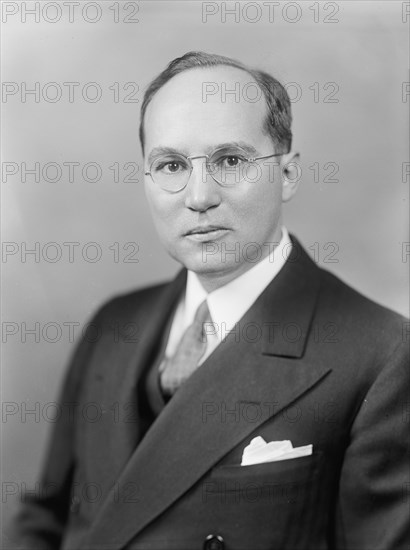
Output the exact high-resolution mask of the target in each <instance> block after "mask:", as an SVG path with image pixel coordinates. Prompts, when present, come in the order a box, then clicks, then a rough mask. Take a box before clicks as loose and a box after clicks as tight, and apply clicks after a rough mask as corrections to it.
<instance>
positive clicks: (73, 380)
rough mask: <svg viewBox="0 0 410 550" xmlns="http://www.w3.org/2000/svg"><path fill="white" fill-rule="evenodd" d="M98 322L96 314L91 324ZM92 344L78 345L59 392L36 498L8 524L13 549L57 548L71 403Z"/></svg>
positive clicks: (71, 459)
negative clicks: (10, 524) (54, 418)
mask: <svg viewBox="0 0 410 550" xmlns="http://www.w3.org/2000/svg"><path fill="white" fill-rule="evenodd" d="M98 322H99V314H97V315H96V316H95V317H94V318H93V320H92V323H95V324H96V323H98ZM92 349H93V344H91V343H89V342H88V341H87V340H86V339H85V338H83V339H82V340H81V341H80V343H79V344H78V346H77V348H76V351H75V353H74V356H73V358H72V360H71V363H70V365H69V368H68V371H67V374H66V376H65V380H64V383H63V386H62V390H61V391H60V396H59V401H58V403H59V404H60V405H61V409H60V410H61V411H62V414H61V416H60V418H59V419H58V420H57V422H56V423H55V424H54V426H53V430H52V433H51V438H50V441H49V444H48V449H47V453H46V459H45V462H44V465H43V469H42V475H41V477H40V484H39V490H38V491H37V492H36V495H34V496H29V497H27V498H25V499H24V504H23V506H22V508H21V510H20V512H19V514H18V515H17V517H16V519H15V521H14V524H13V525H12V538H13V539H14V540H13V544H15V545H16V546H15V548H19V549H22V550H23V549H24V550H26V549H30V550H31V549H40V548H41V550H49V549H50V550H51V549H52V550H56V549H58V548H59V547H60V545H61V541H62V536H63V532H64V528H65V525H66V521H67V518H68V513H69V507H70V498H71V494H70V493H71V481H72V474H73V471H74V467H75V452H74V449H75V445H74V437H75V426H76V417H75V416H76V415H75V410H76V407H75V404H76V402H78V395H79V391H80V386H81V380H82V379H83V377H84V373H85V370H86V368H87V364H88V362H89V358H90V354H91V353H92Z"/></svg>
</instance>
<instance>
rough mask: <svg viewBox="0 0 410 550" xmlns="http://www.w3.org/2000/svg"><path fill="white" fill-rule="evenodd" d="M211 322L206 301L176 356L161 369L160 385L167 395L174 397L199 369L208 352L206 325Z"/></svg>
mask: <svg viewBox="0 0 410 550" xmlns="http://www.w3.org/2000/svg"><path fill="white" fill-rule="evenodd" d="M210 320H211V315H210V313H209V309H208V304H207V302H206V300H204V301H203V302H202V304H201V305H200V306H199V307H198V309H197V311H196V313H195V318H194V321H193V323H192V325H190V326H189V327H188V328H187V329H186V331H185V332H184V334H183V336H182V338H181V340H180V342H179V344H178V347H177V349H176V352H175V354H174V355H173V356H172V357H170V358H167V359H165V361H163V362H162V364H161V365H160V367H159V373H160V383H161V387H162V391H163V393H164V394H165V395H173V394H174V393H175V392H176V391H177V389H178V388H179V387H180V385H181V384H183V383H184V382H185V380H187V379H188V378H189V377H190V376H191V374H192V373H193V372H194V371H195V370H196V369H197V367H198V363H199V360H200V359H201V357H202V356H203V354H204V353H205V350H206V344H207V342H206V336H205V331H204V323H206V322H209V321H210Z"/></svg>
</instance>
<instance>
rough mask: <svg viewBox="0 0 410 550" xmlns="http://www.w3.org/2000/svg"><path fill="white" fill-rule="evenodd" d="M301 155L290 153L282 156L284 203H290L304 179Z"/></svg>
mask: <svg viewBox="0 0 410 550" xmlns="http://www.w3.org/2000/svg"><path fill="white" fill-rule="evenodd" d="M299 158H300V155H299V153H297V152H295V151H290V152H289V153H287V154H286V155H283V156H282V163H281V164H282V202H288V201H290V199H291V198H292V197H293V195H294V194H295V193H296V191H297V190H298V187H299V181H300V180H301V177H302V168H301V166H300V164H299Z"/></svg>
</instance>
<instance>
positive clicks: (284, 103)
mask: <svg viewBox="0 0 410 550" xmlns="http://www.w3.org/2000/svg"><path fill="white" fill-rule="evenodd" d="M221 65H222V66H223V65H225V66H229V67H236V68H237V69H241V70H243V71H245V72H247V73H248V74H249V75H250V76H251V77H252V78H253V79H254V80H255V81H256V83H257V84H258V86H259V87H260V89H261V91H262V93H263V95H264V97H265V100H266V105H267V110H268V112H267V116H266V119H265V122H264V125H263V131H264V132H266V133H267V134H268V135H269V136H270V137H271V139H272V141H273V144H274V146H275V149H276V150H277V152H279V153H282V152H283V153H287V152H288V151H290V149H291V146H292V131H291V125H292V112H291V103H290V99H289V96H288V93H287V91H286V90H285V88H284V87H283V86H282V84H281V83H280V82H279V81H278V80H276V78H274V77H273V76H271V75H270V74H268V73H266V72H264V71H259V70H256V69H251V68H249V67H247V66H246V65H244V64H243V63H241V62H240V61H236V60H235V59H231V58H230V57H225V56H223V55H216V54H209V53H206V52H201V51H192V52H187V53H186V54H184V55H183V56H182V57H177V58H176V59H173V60H172V61H171V62H170V63H169V64H168V66H167V67H166V68H165V69H164V70H163V71H162V72H161V73H160V74H159V75H158V76H157V77H156V78H155V79H154V80H153V81H152V82H151V83H150V85H149V86H148V88H147V89H146V91H145V93H144V98H143V101H142V105H141V119H140V127H139V138H140V142H141V148H142V152H143V154H144V142H145V136H144V119H145V112H146V110H147V107H148V105H149V103H150V102H151V100H152V98H153V97H154V95H155V94H156V93H157V92H158V90H159V89H160V88H162V87H163V86H164V85H165V84H166V83H167V82H168V81H169V80H171V78H173V77H174V76H176V75H177V74H179V73H182V72H184V71H188V70H189V69H195V68H198V67H205V68H206V67H217V66H221Z"/></svg>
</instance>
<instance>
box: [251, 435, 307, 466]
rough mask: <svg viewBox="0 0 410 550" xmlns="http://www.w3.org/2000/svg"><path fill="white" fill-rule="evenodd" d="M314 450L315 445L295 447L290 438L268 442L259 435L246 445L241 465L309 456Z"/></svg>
mask: <svg viewBox="0 0 410 550" xmlns="http://www.w3.org/2000/svg"><path fill="white" fill-rule="evenodd" d="M312 451H313V445H304V446H303V447H293V446H292V443H291V442H290V441H289V440H285V441H271V442H270V443H266V441H265V440H264V439H263V437H261V436H258V437H255V438H253V439H252V441H251V442H250V443H249V445H248V446H247V447H245V449H244V451H243V454H242V462H241V466H251V465H252V464H262V463H264V462H277V461H278V460H289V459H290V458H299V457H301V456H309V455H311V454H312Z"/></svg>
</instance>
